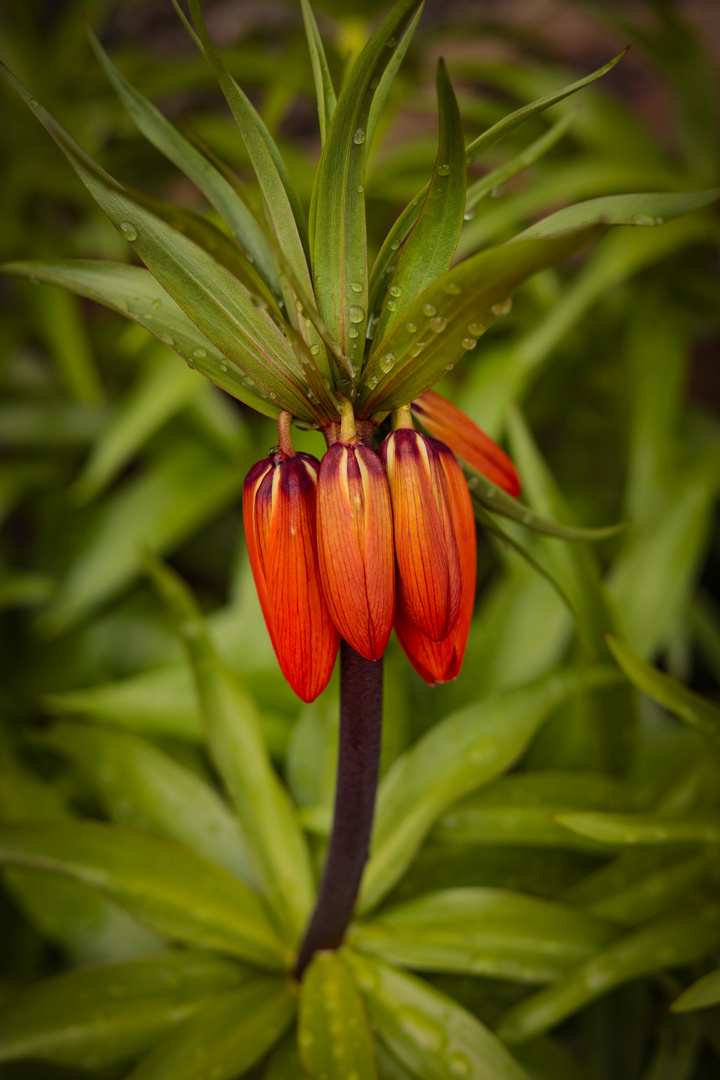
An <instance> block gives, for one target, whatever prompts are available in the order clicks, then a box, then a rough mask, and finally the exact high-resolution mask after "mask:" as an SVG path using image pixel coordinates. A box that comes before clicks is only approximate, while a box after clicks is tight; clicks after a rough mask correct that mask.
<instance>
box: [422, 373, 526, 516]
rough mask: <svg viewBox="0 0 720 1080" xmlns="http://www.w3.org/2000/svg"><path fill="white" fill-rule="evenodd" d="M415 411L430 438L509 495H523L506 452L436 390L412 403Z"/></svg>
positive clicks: (429, 391)
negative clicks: (440, 442) (436, 440)
mask: <svg viewBox="0 0 720 1080" xmlns="http://www.w3.org/2000/svg"><path fill="white" fill-rule="evenodd" d="M412 411H413V413H414V414H415V415H416V416H417V418H418V420H419V421H420V423H421V424H422V426H423V427H425V428H427V430H428V431H429V432H430V434H431V435H434V436H435V438H436V439H440V440H441V441H442V442H444V443H445V444H446V446H449V447H450V449H451V450H452V451H453V453H454V454H457V456H458V457H459V458H460V459H461V460H462V461H464V462H466V463H467V464H468V465H469V466H470V468H471V469H474V470H475V472H478V473H480V475H481V476H485V477H486V478H487V479H488V480H490V481H491V482H492V483H493V484H496V485H497V486H498V487H499V488H502V489H503V491H507V493H508V495H513V496H515V495H519V494H520V478H519V477H518V474H517V472H516V470H515V466H514V465H513V463H512V461H511V460H510V458H509V457H508V456H507V454H506V453H505V451H504V450H502V449H501V448H500V447H499V446H498V445H497V443H495V442H493V440H492V439H491V438H490V436H489V435H486V434H485V432H484V431H481V430H480V428H479V427H478V426H477V424H474V423H473V422H472V420H471V419H470V417H469V416H466V415H465V413H464V412H463V411H462V410H461V409H458V407H457V406H456V405H453V404H452V402H451V401H448V400H447V398H444V397H441V396H440V394H436V393H435V391H434V390H426V391H425V393H424V394H421V395H420V397H419V398H418V399H417V400H416V401H413V403H412Z"/></svg>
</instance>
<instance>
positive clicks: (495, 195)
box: [490, 184, 505, 199]
mask: <svg viewBox="0 0 720 1080" xmlns="http://www.w3.org/2000/svg"><path fill="white" fill-rule="evenodd" d="M504 191H505V187H504V185H503V184H498V186H497V187H494V188H491V190H490V198H491V199H499V198H500V196H501V195H502V193H503V192H504Z"/></svg>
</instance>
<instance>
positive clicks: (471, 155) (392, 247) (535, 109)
mask: <svg viewBox="0 0 720 1080" xmlns="http://www.w3.org/2000/svg"><path fill="white" fill-rule="evenodd" d="M626 52H627V49H623V51H622V52H621V53H620V54H619V55H618V56H616V57H614V59H612V60H610V61H609V62H608V63H607V64H603V66H602V67H601V68H598V70H597V71H593V72H592V74H591V75H587V76H585V78H584V79H579V80H578V81H577V82H574V83H571V84H570V85H569V86H564V87H563V88H562V89H561V90H556V91H555V92H554V93H552V94H548V95H546V96H545V97H542V98H539V99H538V100H537V101H533V102H531V103H530V104H529V105H523V106H522V107H521V108H520V109H516V110H515V112H513V113H510V114H509V115H508V116H505V117H503V119H502V120H499V121H498V122H497V124H493V126H492V127H490V128H488V130H487V131H484V132H483V134H482V135H478V137H477V138H476V139H473V141H472V142H470V143H468V145H467V146H466V148H465V157H466V162H467V164H468V165H472V163H473V162H474V161H477V159H478V158H479V157H480V155H481V154H483V153H485V152H486V151H487V150H490V149H492V147H493V146H495V145H496V144H497V143H499V142H500V140H501V139H503V138H504V137H505V136H506V135H508V134H509V133H510V132H511V131H512V130H513V129H514V128H516V127H518V126H519V125H520V124H522V123H524V122H525V121H526V120H529V119H530V118H531V117H533V116H537V115H538V113H541V112H544V111H545V109H549V108H550V106H551V105H556V104H557V103H558V102H559V101H562V100H563V99H564V98H566V97H570V96H571V95H572V94H575V93H577V91H578V90H582V89H583V88H584V87H585V86H589V85H590V84H591V83H593V82H595V81H596V79H600V78H602V76H603V75H606V74H607V72H608V71H610V70H611V69H612V68H614V67H615V65H616V64H617V63H618V61H619V60H621V59H622V58H623V56H624V55H625V53H626ZM426 191H427V185H426V186H425V187H424V188H423V189H422V191H419V192H418V193H417V195H416V196H415V198H414V199H413V200H412V202H411V203H409V204H408V206H406V208H405V209H404V210H403V212H402V214H401V215H400V217H399V218H398V219H397V221H396V222H395V224H394V225H393V227H392V229H391V230H390V232H389V233H388V236H387V238H386V240H385V242H384V244H383V246H382V248H381V250H380V254H379V255H378V257H377V259H376V260H375V265H374V266H373V269H372V274H371V278H370V283H371V295H373V296H376V295H382V294H383V293H384V291H385V287H386V286H387V284H388V283H389V281H388V279H389V275H388V266H389V265H390V264H391V263H394V262H395V253H396V251H397V250H398V248H399V247H400V245H401V244H402V242H403V241H404V239H405V237H406V236H407V235H408V233H409V232H410V230H411V229H412V227H413V225H414V224H415V222H416V221H417V219H418V215H419V213H420V206H421V204H422V200H423V199H424V197H425V193H426Z"/></svg>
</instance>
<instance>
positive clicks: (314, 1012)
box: [298, 952, 377, 1080]
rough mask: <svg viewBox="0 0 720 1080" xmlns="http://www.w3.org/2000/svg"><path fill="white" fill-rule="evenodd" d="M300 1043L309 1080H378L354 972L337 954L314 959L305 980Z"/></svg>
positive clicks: (301, 999) (302, 990) (301, 1007)
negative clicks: (350, 1079)
mask: <svg viewBox="0 0 720 1080" xmlns="http://www.w3.org/2000/svg"><path fill="white" fill-rule="evenodd" d="M298 1043H299V1046H300V1059H301V1061H302V1064H303V1066H304V1068H305V1071H306V1073H307V1075H308V1076H309V1077H311V1078H312V1080H348V1077H350V1076H354V1077H356V1078H357V1080H377V1065H376V1063H375V1046H374V1040H373V1034H372V1031H371V1030H370V1024H369V1022H368V1016H367V1013H366V1012H365V1006H364V1003H363V999H362V997H361V995H360V991H359V989H358V987H357V984H356V982H355V977H354V974H353V971H352V968H351V967H349V966H348V964H347V962H346V961H345V959H344V958H343V956H342V955H341V954H340V953H337V952H318V953H315V956H314V957H313V959H312V960H311V962H310V965H309V966H308V969H307V971H306V972H305V974H304V976H303V981H302V988H301V993H300V1018H299V1023H298Z"/></svg>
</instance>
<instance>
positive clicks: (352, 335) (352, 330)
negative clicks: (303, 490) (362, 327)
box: [348, 326, 360, 338]
mask: <svg viewBox="0 0 720 1080" xmlns="http://www.w3.org/2000/svg"><path fill="white" fill-rule="evenodd" d="M359 334H360V331H359V330H358V329H357V328H356V327H355V326H351V327H350V329H349V330H348V337H349V338H356V337H358V336H359Z"/></svg>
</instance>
